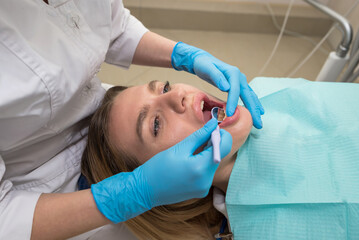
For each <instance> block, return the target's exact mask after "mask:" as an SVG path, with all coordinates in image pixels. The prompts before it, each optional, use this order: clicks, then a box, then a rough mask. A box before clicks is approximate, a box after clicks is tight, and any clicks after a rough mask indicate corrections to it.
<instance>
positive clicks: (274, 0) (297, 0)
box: [227, 0, 346, 5]
mask: <svg viewBox="0 0 359 240" xmlns="http://www.w3.org/2000/svg"><path fill="white" fill-rule="evenodd" d="M227 1H231V2H262V3H265V2H269V3H273V4H276V3H280V4H285V3H289V2H290V0H252V1H248V0H227ZM336 1H338V0H336ZM344 1H346V0H344ZM319 2H321V3H324V4H328V3H329V2H331V0H319ZM294 3H295V4H296V5H305V4H307V3H306V2H305V1H303V0H294Z"/></svg>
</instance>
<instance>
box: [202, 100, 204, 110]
mask: <svg viewBox="0 0 359 240" xmlns="http://www.w3.org/2000/svg"><path fill="white" fill-rule="evenodd" d="M203 106H204V101H202V102H201V110H202V111H203Z"/></svg>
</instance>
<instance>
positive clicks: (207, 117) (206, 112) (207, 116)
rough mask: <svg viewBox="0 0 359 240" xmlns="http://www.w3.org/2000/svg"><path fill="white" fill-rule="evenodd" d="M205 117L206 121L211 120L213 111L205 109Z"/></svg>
mask: <svg viewBox="0 0 359 240" xmlns="http://www.w3.org/2000/svg"><path fill="white" fill-rule="evenodd" d="M203 118H204V121H205V122H208V121H209V120H211V118H212V114H211V111H206V110H204V111H203Z"/></svg>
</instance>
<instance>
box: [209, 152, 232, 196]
mask: <svg viewBox="0 0 359 240" xmlns="http://www.w3.org/2000/svg"><path fill="white" fill-rule="evenodd" d="M236 158H237V153H235V154H234V155H232V156H231V157H230V159H226V161H224V162H221V164H220V165H219V167H218V169H217V171H216V174H215V175H214V179H213V186H215V187H217V188H219V189H221V190H222V191H223V192H227V187H228V182H229V177H230V176H231V172H232V169H233V165H234V162H235V161H236Z"/></svg>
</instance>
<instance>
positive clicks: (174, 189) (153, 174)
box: [91, 119, 232, 223]
mask: <svg viewBox="0 0 359 240" xmlns="http://www.w3.org/2000/svg"><path fill="white" fill-rule="evenodd" d="M217 124H218V123H217V120H215V119H212V120H210V121H209V122H208V123H207V124H206V125H205V126H204V127H203V128H201V129H199V130H197V131H196V132H194V133H193V134H191V135H190V136H188V137H187V138H186V139H184V140H183V141H182V142H180V143H178V144H176V145H175V146H173V147H171V148H169V149H167V150H165V151H163V152H160V153H158V154H157V155H155V156H154V157H152V158H151V159H150V160H148V161H147V162H146V163H144V164H143V165H141V166H140V167H138V168H136V169H135V170H134V171H133V172H127V173H119V174H117V175H114V176H112V177H109V178H107V179H105V180H103V181H101V182H99V183H97V184H93V185H92V186H91V191H92V194H93V196H94V199H95V202H96V204H97V207H98V209H99V210H100V211H101V213H102V214H103V215H105V216H106V217H107V218H108V219H110V220H111V221H112V222H114V223H118V222H122V221H126V220H128V219H130V218H132V217H135V216H137V215H139V214H141V213H143V212H145V211H147V210H149V209H151V208H153V207H156V206H159V205H165V204H172V203H176V202H180V201H184V200H188V199H191V198H201V197H205V196H206V195H207V194H208V191H209V189H210V187H211V185H212V180H213V177H214V173H215V171H216V170H217V167H218V164H215V163H214V161H213V156H212V155H213V154H212V147H209V148H207V149H206V150H204V151H202V152H200V153H198V154H196V155H193V153H194V152H195V150H196V149H198V148H199V147H200V146H202V145H203V144H205V143H206V142H207V141H208V140H209V139H210V136H211V133H212V132H213V130H214V129H216V127H217ZM231 147H232V137H231V135H230V134H229V133H228V132H226V131H225V130H221V157H222V158H224V157H225V156H226V155H227V154H228V153H229V152H230V150H231Z"/></svg>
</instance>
